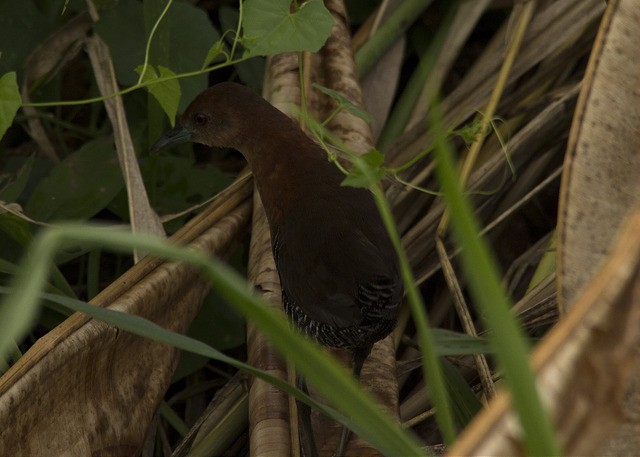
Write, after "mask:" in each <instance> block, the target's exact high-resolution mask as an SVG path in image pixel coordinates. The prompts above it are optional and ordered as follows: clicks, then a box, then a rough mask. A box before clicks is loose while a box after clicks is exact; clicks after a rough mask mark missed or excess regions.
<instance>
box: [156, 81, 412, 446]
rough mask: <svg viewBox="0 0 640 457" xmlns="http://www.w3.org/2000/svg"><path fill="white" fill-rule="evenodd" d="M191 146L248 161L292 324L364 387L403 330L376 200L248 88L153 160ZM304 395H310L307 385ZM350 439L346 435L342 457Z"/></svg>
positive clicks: (180, 131) (198, 115)
mask: <svg viewBox="0 0 640 457" xmlns="http://www.w3.org/2000/svg"><path fill="white" fill-rule="evenodd" d="M186 141H193V142H196V143H201V144H205V145H207V146H217V147H229V148H234V149H236V150H238V151H240V152H241V153H242V154H243V155H244V157H245V158H246V159H247V161H248V163H249V165H250V167H251V170H252V171H253V176H254V179H255V181H256V184H257V187H258V191H259V193H260V197H261V199H262V203H263V205H264V209H265V212H266V215H267V220H268V222H269V227H270V230H271V245H272V249H273V256H274V259H275V263H276V267H277V269H278V274H279V276H280V281H281V284H282V300H283V303H284V308H285V311H286V313H287V315H288V316H289V318H290V319H291V321H292V322H293V323H294V324H295V325H296V326H297V327H298V328H299V329H300V330H301V331H302V332H304V333H305V334H306V335H308V336H309V337H311V338H312V339H314V340H315V341H317V342H318V343H320V344H322V345H324V346H329V347H340V348H348V349H350V350H351V352H352V366H353V373H354V376H355V377H356V378H359V377H360V371H361V369H362V365H363V363H364V361H365V359H366V358H367V357H368V355H369V353H370V352H371V348H372V346H373V344H374V343H375V342H376V341H378V340H380V339H382V338H384V337H385V336H387V335H388V334H389V333H390V332H391V330H392V329H393V327H394V325H395V322H396V317H397V312H398V308H399V305H400V302H401V299H402V295H403V286H402V282H401V280H400V276H399V269H398V264H397V260H396V255H395V252H394V249H393V246H392V244H391V241H390V239H389V236H388V235H387V232H386V230H385V228H384V226H383V223H382V220H381V218H380V215H379V213H378V211H377V208H376V205H375V202H374V201H373V197H372V195H371V193H370V192H369V191H368V190H366V189H358V188H353V187H343V186H341V185H340V183H341V182H342V181H343V179H344V175H343V174H342V172H341V171H340V170H339V169H338V168H337V167H336V166H335V165H334V164H332V163H331V162H329V161H328V160H327V156H326V154H325V152H324V151H323V150H322V149H321V148H320V146H318V145H317V144H316V143H315V142H314V141H312V140H311V139H310V138H309V137H308V136H307V135H306V134H305V133H304V132H303V131H302V130H301V129H300V128H299V127H298V126H297V125H296V124H295V123H294V122H293V121H292V120H291V119H289V118H288V117H287V116H286V115H285V114H283V113H282V112H280V111H279V110H278V109H276V108H275V107H273V106H272V105H271V104H269V103H268V102H267V101H266V100H264V99H263V98H261V97H259V96H258V95H256V94H255V93H253V92H252V91H251V90H250V89H248V88H246V87H244V86H241V85H239V84H235V83H222V84H218V85H216V86H213V87H211V88H209V89H208V90H206V91H204V92H202V93H201V94H200V95H198V96H197V97H196V99H195V100H194V101H193V102H192V103H191V104H190V105H189V107H188V108H187V110H186V111H185V112H184V114H182V116H181V117H180V119H179V122H178V123H177V125H176V127H175V128H174V129H172V130H170V131H169V132H167V133H166V134H165V135H164V136H163V137H162V138H161V139H160V140H158V141H157V142H156V143H155V144H154V145H153V147H152V149H151V151H152V152H155V151H158V150H160V149H161V148H163V147H166V146H170V145H174V144H177V143H182V142H186ZM298 386H299V387H300V388H301V389H302V390H304V391H306V390H307V389H306V383H305V381H304V379H303V378H302V377H298ZM298 406H299V408H300V417H301V422H302V433H303V434H304V435H306V436H305V438H306V440H307V443H308V445H309V448H310V451H309V452H310V453H311V455H316V453H317V451H316V447H315V443H314V440H313V433H312V431H311V421H310V410H309V407H308V406H306V405H304V404H301V403H299V404H298ZM348 436H349V434H348V431H347V429H346V428H345V429H343V434H342V438H341V441H340V444H339V446H338V450H337V452H336V455H341V454H342V452H343V451H344V448H345V446H346V442H347V440H348Z"/></svg>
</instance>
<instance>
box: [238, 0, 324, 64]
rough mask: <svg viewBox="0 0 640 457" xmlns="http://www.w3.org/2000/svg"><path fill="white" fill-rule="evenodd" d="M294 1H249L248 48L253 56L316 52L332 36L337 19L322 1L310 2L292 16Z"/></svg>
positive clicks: (246, 19) (245, 27)
mask: <svg viewBox="0 0 640 457" xmlns="http://www.w3.org/2000/svg"><path fill="white" fill-rule="evenodd" d="M290 8H291V1H290V0H247V1H246V2H245V5H244V22H243V30H244V41H243V44H244V46H245V47H246V48H247V49H248V51H249V54H250V55H251V56H259V55H262V56H264V55H270V54H278V53H281V52H295V51H312V52H316V51H317V50H318V49H320V48H321V47H322V45H323V44H324V42H325V41H326V40H327V38H328V37H329V34H330V33H331V27H332V26H333V17H332V16H331V13H329V11H328V10H327V9H326V8H325V6H324V4H323V3H322V1H321V0H309V1H308V2H305V3H303V4H302V6H300V7H299V8H298V9H297V10H296V11H294V12H291V9H290Z"/></svg>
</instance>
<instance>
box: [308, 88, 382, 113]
mask: <svg viewBox="0 0 640 457" xmlns="http://www.w3.org/2000/svg"><path fill="white" fill-rule="evenodd" d="M313 87H314V88H315V89H318V90H319V91H320V92H322V93H323V94H326V95H328V96H329V97H331V98H333V99H334V100H336V101H337V102H338V103H339V104H340V106H341V107H342V108H344V109H346V110H347V111H349V112H350V113H351V114H355V115H356V116H358V117H359V118H361V119H364V120H365V121H367V122H373V118H372V117H371V116H370V115H369V113H367V112H366V111H365V110H363V109H362V108H360V107H359V106H356V105H354V104H353V103H351V101H350V100H347V99H346V98H345V97H344V96H343V95H342V94H341V93H340V92H337V91H335V90H333V89H329V88H328V87H324V86H321V85H320V84H317V83H313Z"/></svg>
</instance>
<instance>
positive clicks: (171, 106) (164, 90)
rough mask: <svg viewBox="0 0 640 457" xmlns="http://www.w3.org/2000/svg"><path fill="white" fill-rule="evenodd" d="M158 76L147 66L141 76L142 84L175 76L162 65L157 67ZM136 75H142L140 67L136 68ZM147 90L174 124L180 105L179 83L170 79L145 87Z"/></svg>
mask: <svg viewBox="0 0 640 457" xmlns="http://www.w3.org/2000/svg"><path fill="white" fill-rule="evenodd" d="M158 70H160V74H159V75H158V73H157V72H156V70H155V69H154V68H153V67H152V66H151V65H147V69H146V71H145V72H144V75H143V76H142V82H149V81H154V80H156V79H158V78H166V77H169V76H175V75H176V74H175V73H174V72H172V71H171V70H169V69H168V68H166V67H163V66H162V65H158ZM136 73H138V74H140V73H142V65H139V66H137V67H136ZM146 88H147V90H148V91H149V92H150V93H151V95H153V96H154V97H155V99H156V100H158V103H160V106H162V109H163V110H164V112H165V113H167V117H168V118H169V121H170V122H171V125H172V126H173V124H174V123H175V118H176V113H177V112H178V104H179V103H180V95H181V91H180V83H179V82H178V80H177V79H170V80H168V81H162V82H159V83H157V84H151V85H149V86H146Z"/></svg>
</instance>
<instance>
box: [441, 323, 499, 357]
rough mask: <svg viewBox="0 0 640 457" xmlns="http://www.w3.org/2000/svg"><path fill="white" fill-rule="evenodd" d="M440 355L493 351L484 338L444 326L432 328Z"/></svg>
mask: <svg viewBox="0 0 640 457" xmlns="http://www.w3.org/2000/svg"><path fill="white" fill-rule="evenodd" d="M431 333H432V335H433V339H434V341H435V346H436V352H437V353H438V355H439V356H448V355H471V354H488V353H491V352H493V350H492V349H491V345H490V344H489V342H488V341H487V340H486V339H484V338H479V337H477V336H471V335H467V334H466V333H459V332H453V331H451V330H445V329H442V328H434V329H432V330H431Z"/></svg>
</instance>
